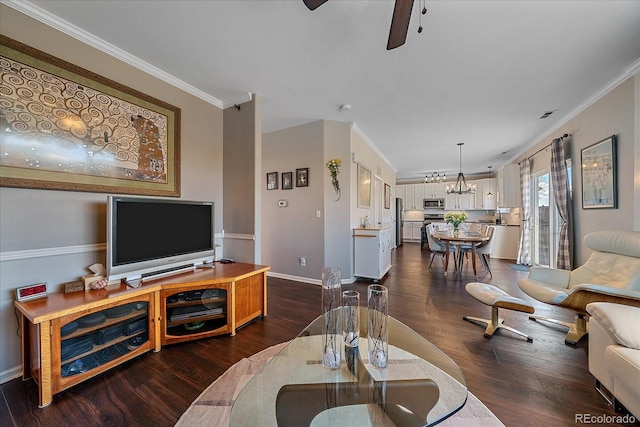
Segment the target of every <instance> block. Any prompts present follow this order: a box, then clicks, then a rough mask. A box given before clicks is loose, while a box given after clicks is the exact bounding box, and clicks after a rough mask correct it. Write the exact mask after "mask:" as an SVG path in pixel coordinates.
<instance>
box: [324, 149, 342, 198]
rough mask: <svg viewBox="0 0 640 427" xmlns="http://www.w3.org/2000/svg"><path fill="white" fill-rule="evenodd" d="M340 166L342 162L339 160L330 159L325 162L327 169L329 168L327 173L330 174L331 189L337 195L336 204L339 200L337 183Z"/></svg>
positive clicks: (338, 184)
mask: <svg viewBox="0 0 640 427" xmlns="http://www.w3.org/2000/svg"><path fill="white" fill-rule="evenodd" d="M341 165H342V161H340V159H331V160H329V161H328V162H327V168H329V172H330V173H331V183H332V184H333V189H334V190H335V191H336V194H337V195H338V198H337V199H336V202H337V201H338V200H340V182H339V181H338V174H339V173H340V166H341Z"/></svg>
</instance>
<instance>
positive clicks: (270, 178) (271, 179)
mask: <svg viewBox="0 0 640 427" xmlns="http://www.w3.org/2000/svg"><path fill="white" fill-rule="evenodd" d="M277 189H278V172H267V190H277Z"/></svg>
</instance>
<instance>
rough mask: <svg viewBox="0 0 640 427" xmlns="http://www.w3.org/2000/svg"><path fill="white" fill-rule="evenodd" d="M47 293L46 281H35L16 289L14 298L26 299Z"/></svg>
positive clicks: (40, 296) (44, 295) (39, 296)
mask: <svg viewBox="0 0 640 427" xmlns="http://www.w3.org/2000/svg"><path fill="white" fill-rule="evenodd" d="M47 293H48V291H47V282H42V283H36V284H33V285H29V286H23V287H21V288H18V289H16V299H17V300H18V301H27V300H30V299H36V298H42V297H46V296H47Z"/></svg>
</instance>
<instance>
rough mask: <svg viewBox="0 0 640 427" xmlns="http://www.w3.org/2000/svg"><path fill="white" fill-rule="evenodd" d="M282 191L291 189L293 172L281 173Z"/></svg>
mask: <svg viewBox="0 0 640 427" xmlns="http://www.w3.org/2000/svg"><path fill="white" fill-rule="evenodd" d="M282 189H283V190H291V189H293V172H282Z"/></svg>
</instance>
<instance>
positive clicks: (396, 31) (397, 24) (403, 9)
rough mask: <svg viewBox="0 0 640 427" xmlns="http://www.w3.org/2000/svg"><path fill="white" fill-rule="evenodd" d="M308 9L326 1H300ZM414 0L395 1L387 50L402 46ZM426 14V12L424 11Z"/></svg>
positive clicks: (405, 37) (312, 8)
mask: <svg viewBox="0 0 640 427" xmlns="http://www.w3.org/2000/svg"><path fill="white" fill-rule="evenodd" d="M302 1H303V2H304V4H305V5H306V6H307V7H308V8H309V9H310V10H315V9H317V8H318V7H320V6H322V5H323V4H324V3H326V2H327V0H302ZM413 1H414V0H396V3H395V6H394V7H393V17H392V18H391V29H390V30H389V41H387V50H391V49H395V48H397V47H400V46H402V45H403V44H404V42H405V40H406V39H407V31H409V20H410V19H411V9H412V8H413ZM425 12H426V10H425Z"/></svg>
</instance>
